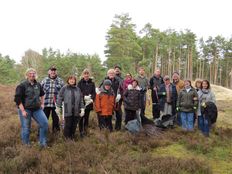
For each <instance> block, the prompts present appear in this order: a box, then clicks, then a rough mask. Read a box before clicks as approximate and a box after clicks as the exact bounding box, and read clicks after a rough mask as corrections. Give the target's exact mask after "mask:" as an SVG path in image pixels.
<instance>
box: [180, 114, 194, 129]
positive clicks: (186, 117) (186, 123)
mask: <svg viewBox="0 0 232 174" xmlns="http://www.w3.org/2000/svg"><path fill="white" fill-rule="evenodd" d="M180 117H181V123H182V128H183V129H185V130H189V131H192V130H193V127H194V125H193V121H194V113H193V112H181V113H180Z"/></svg>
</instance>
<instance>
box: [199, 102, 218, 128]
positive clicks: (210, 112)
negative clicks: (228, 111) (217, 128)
mask: <svg viewBox="0 0 232 174" xmlns="http://www.w3.org/2000/svg"><path fill="white" fill-rule="evenodd" d="M205 105H206V107H201V113H202V115H204V116H205V117H206V118H209V120H210V123H211V124H214V123H216V121H217V116H218V109H217V106H216V105H215V103H213V102H210V101H209V102H206V103H205Z"/></svg>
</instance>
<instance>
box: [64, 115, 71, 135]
mask: <svg viewBox="0 0 232 174" xmlns="http://www.w3.org/2000/svg"><path fill="white" fill-rule="evenodd" d="M64 120H65V124H64V137H65V138H69V139H71V138H72V133H71V131H72V117H64Z"/></svg>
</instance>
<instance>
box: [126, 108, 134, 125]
mask: <svg viewBox="0 0 232 174" xmlns="http://www.w3.org/2000/svg"><path fill="white" fill-rule="evenodd" d="M125 112H126V118H125V124H127V123H128V121H130V120H134V119H135V118H136V111H133V110H128V109H125Z"/></svg>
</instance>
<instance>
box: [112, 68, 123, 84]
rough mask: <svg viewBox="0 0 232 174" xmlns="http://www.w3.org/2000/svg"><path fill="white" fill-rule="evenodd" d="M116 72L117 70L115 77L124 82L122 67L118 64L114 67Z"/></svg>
mask: <svg viewBox="0 0 232 174" xmlns="http://www.w3.org/2000/svg"><path fill="white" fill-rule="evenodd" d="M114 72H115V78H116V79H117V80H118V81H119V82H120V83H122V81H123V77H122V73H121V67H120V66H118V65H115V67H114Z"/></svg>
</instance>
